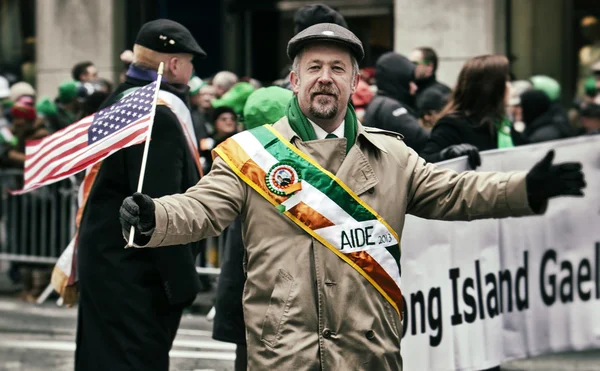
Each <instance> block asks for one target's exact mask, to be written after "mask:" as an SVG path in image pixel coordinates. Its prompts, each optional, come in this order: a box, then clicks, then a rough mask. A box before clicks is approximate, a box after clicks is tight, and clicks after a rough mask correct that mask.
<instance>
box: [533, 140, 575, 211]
mask: <svg viewBox="0 0 600 371" xmlns="http://www.w3.org/2000/svg"><path fill="white" fill-rule="evenodd" d="M553 159H554V150H551V151H548V153H547V154H546V157H544V159H543V160H541V161H540V162H538V163H537V164H535V166H534V167H533V168H532V169H531V170H530V171H529V173H528V174H527V177H526V178H525V182H526V184H527V199H528V201H529V206H530V207H531V209H532V210H533V211H535V212H536V213H539V212H541V211H542V209H543V207H544V205H545V204H546V202H547V201H548V200H549V199H550V198H552V197H559V196H583V191H582V189H583V188H585V186H586V184H585V179H584V176H583V172H582V171H581V163H579V162H565V163H562V164H558V165H552V160H553Z"/></svg>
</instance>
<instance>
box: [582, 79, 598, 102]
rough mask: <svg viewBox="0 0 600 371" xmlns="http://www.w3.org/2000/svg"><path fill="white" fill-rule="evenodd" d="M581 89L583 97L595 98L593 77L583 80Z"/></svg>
mask: <svg viewBox="0 0 600 371" xmlns="http://www.w3.org/2000/svg"><path fill="white" fill-rule="evenodd" d="M583 89H584V91H585V95H587V96H588V97H595V96H596V94H597V93H598V89H596V79H595V78H594V77H588V78H587V79H585V82H584V83H583Z"/></svg>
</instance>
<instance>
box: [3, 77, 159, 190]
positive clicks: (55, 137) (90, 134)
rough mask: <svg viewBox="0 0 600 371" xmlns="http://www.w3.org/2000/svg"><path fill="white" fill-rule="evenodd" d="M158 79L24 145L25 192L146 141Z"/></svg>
mask: <svg viewBox="0 0 600 371" xmlns="http://www.w3.org/2000/svg"><path fill="white" fill-rule="evenodd" d="M155 91H156V82H153V83H151V84H148V85H146V86H144V87H141V88H138V89H137V90H135V91H134V92H133V93H131V94H128V95H126V96H125V97H123V98H121V99H120V100H119V101H117V102H116V103H114V104H113V105H111V106H109V107H106V108H104V109H103V110H101V111H98V112H96V113H95V114H93V115H90V116H88V117H85V118H83V119H81V120H79V121H77V122H76V123H74V124H71V125H69V126H67V127H66V128H64V129H62V130H59V131H57V132H56V133H54V134H52V135H50V136H47V137H45V138H43V139H40V140H36V141H28V142H27V143H26V146H25V169H24V186H23V189H21V190H17V191H12V192H11V193H12V194H22V193H26V192H29V191H32V190H34V189H36V188H40V187H43V186H45V185H48V184H51V183H55V182H58V181H60V180H62V179H65V178H68V177H69V176H71V175H73V174H76V173H78V172H80V171H82V170H85V169H86V168H88V167H90V166H92V165H94V164H95V163H97V162H99V161H102V160H104V159H105V158H106V157H108V156H110V155H111V154H112V153H114V152H116V151H118V150H119V149H121V148H125V147H129V146H132V145H135V144H139V143H142V142H144V140H145V139H146V135H147V132H148V128H149V125H150V119H151V116H152V112H153V109H152V107H153V105H152V104H153V101H154V93H155Z"/></svg>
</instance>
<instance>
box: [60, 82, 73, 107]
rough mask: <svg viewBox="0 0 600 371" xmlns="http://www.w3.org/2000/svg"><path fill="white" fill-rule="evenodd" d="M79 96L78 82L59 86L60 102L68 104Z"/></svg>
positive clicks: (64, 83)
mask: <svg viewBox="0 0 600 371" xmlns="http://www.w3.org/2000/svg"><path fill="white" fill-rule="evenodd" d="M76 96H77V82H76V81H65V82H63V83H62V84H60V85H59V86H58V100H59V101H61V102H63V103H67V102H70V101H72V100H73V99H74V98H75V97H76Z"/></svg>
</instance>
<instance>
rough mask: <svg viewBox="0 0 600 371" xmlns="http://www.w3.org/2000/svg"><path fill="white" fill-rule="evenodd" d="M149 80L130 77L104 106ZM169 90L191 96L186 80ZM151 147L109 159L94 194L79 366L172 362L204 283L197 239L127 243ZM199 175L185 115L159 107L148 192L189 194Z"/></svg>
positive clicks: (83, 231)
mask: <svg viewBox="0 0 600 371" xmlns="http://www.w3.org/2000/svg"><path fill="white" fill-rule="evenodd" d="M149 82H150V81H142V80H137V79H133V78H128V79H127V80H126V81H125V83H123V84H121V85H120V86H119V87H118V88H117V90H116V91H115V93H114V94H113V95H112V96H111V97H109V99H108V100H107V102H105V104H104V105H103V107H105V106H108V105H110V104H111V103H112V102H114V101H115V100H116V97H118V95H119V94H120V93H121V92H123V91H125V90H127V89H130V88H132V87H136V86H144V85H146V84H148V83H149ZM161 90H167V91H170V92H172V93H174V94H176V95H178V96H179V97H180V98H182V99H183V100H184V102H185V101H186V99H187V94H188V90H187V87H186V86H177V87H176V86H172V85H169V84H167V83H164V82H163V83H162V84H161ZM143 149H144V144H143V143H142V144H138V145H135V146H131V147H128V148H125V149H122V150H119V151H118V152H116V153H114V154H112V155H111V156H109V157H108V158H106V159H105V160H104V161H103V162H102V164H101V166H100V169H99V171H98V175H97V177H96V180H95V182H94V184H93V186H92V189H91V191H90V193H89V197H88V200H87V204H86V207H85V210H84V213H83V217H82V220H81V225H80V229H79V245H78V253H77V261H78V276H79V288H80V305H79V323H78V330H77V353H76V360H75V363H76V370H108V369H112V370H121V369H139V370H142V369H143V370H166V369H168V361H169V357H168V352H169V349H170V347H171V344H172V341H173V338H174V337H175V333H176V331H177V327H178V325H179V320H180V318H181V313H182V310H183V308H184V307H185V306H187V305H189V304H191V303H192V301H193V300H194V299H195V297H196V294H197V292H198V290H199V286H200V282H199V279H198V275H197V273H196V270H195V264H194V259H195V256H196V253H197V244H191V245H186V246H167V247H163V248H156V249H136V248H130V249H125V248H124V247H125V245H126V242H125V240H124V239H123V235H122V232H121V225H120V223H119V208H120V206H121V203H122V202H123V199H124V198H125V197H127V196H130V195H131V194H133V193H134V192H135V191H136V189H137V184H138V177H139V174H140V165H141V160H142V153H143ZM198 181H199V175H198V170H197V169H196V165H195V162H194V160H193V158H192V156H191V154H190V153H189V150H188V147H187V143H186V141H185V137H184V134H183V131H182V129H181V125H180V124H179V122H178V119H177V117H176V116H175V114H174V113H173V112H172V111H171V110H170V109H169V108H168V107H166V106H162V105H159V106H157V109H156V115H155V118H154V126H153V130H152V140H151V142H150V147H149V153H148V162H147V166H146V173H145V179H144V185H143V190H142V192H143V193H145V194H148V195H149V196H151V197H160V196H164V195H170V194H174V193H182V192H184V191H185V190H186V189H187V188H189V187H191V186H193V185H195V184H196V183H197V182H198ZM126 367H129V368H126Z"/></svg>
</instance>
